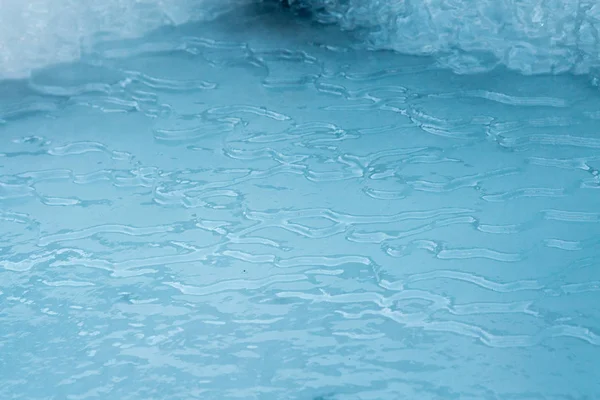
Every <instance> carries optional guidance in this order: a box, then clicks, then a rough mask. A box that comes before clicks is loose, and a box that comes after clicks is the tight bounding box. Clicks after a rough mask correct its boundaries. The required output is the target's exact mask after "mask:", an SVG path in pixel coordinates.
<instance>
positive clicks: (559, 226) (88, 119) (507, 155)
mask: <svg viewBox="0 0 600 400" xmlns="http://www.w3.org/2000/svg"><path fill="white" fill-rule="evenodd" d="M436 62H437V61H436V60H434V59H430V58H424V57H412V56H402V55H398V54H395V53H392V52H372V51H365V50H361V49H360V48H359V49H356V48H355V42H354V41H353V40H352V38H351V37H350V36H348V35H346V34H344V33H341V32H340V30H339V29H338V27H336V26H314V25H311V24H310V22H309V21H308V20H300V19H294V18H291V17H290V16H289V14H286V13H277V12H273V11H272V10H269V9H264V10H263V9H261V8H260V7H257V8H255V9H250V8H248V9H247V10H246V11H245V12H244V13H241V14H237V13H234V14H228V15H224V16H222V17H220V18H219V19H217V20H216V21H214V23H206V24H183V25H181V26H179V27H177V28H174V29H164V30H162V31H161V32H157V33H156V34H153V35H149V36H145V37H143V38H141V39H132V40H128V41H114V42H111V43H105V44H104V45H102V46H99V47H98V48H97V49H96V52H95V54H94V55H93V57H92V56H90V57H84V60H83V61H81V62H74V63H67V64H63V65H58V66H53V67H52V68H47V69H44V70H40V71H36V72H35V73H34V74H33V75H32V77H31V79H28V80H22V81H11V82H3V83H1V84H0V399H19V400H20V399H26V400H38V399H39V400H42V399H119V400H140V399H161V400H162V399H174V400H191V399H203V400H204V399H244V400H246V399H257V400H271V399H273V400H279V399H300V400H305V399H308V400H313V399H314V400H355V399H361V400H362V399H373V400H398V399H419V400H430V399H435V400H439V399H469V400H475V399H477V400H480V399H521V400H525V399H527V400H529V399H536V400H537V399H552V400H554V399H586V398H587V399H595V398H600V379H599V375H598V360H599V359H600V308H599V307H598V304H600V269H599V268H598V260H599V257H598V251H599V248H600V212H599V208H598V204H599V201H598V198H599V194H600V174H599V171H600V139H599V138H598V126H599V122H600V100H599V98H598V91H597V88H594V87H592V86H590V85H589V80H587V79H582V78H581V77H574V76H571V75H562V76H556V75H551V76H550V75H549V76H529V77H524V76H522V75H521V74H517V73H514V72H510V71H506V70H501V69H498V70H496V71H493V72H490V73H484V74H477V75H470V76H464V75H456V74H453V73H451V71H449V70H448V69H440V68H439V65H437V64H436Z"/></svg>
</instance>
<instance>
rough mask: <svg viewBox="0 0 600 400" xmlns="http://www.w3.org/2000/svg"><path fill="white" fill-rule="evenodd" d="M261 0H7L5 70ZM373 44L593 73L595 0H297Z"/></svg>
mask: <svg viewBox="0 0 600 400" xmlns="http://www.w3.org/2000/svg"><path fill="white" fill-rule="evenodd" d="M249 2H254V3H258V2H260V0H143V1H139V0H107V1H91V0H28V1H22V0H0V78H21V77H27V76H28V75H29V73H30V72H31V71H32V70H33V69H35V68H39V67H41V66H46V65H49V64H52V63H56V62H61V61H71V60H74V59H77V58H78V57H80V55H81V54H82V52H85V51H87V50H89V46H90V44H89V42H90V41H92V42H95V41H96V40H97V39H99V36H100V37H101V36H102V35H105V34H107V33H108V34H110V35H111V37H113V38H129V37H137V36H140V35H143V34H144V33H147V32H149V31H150V30H152V29H155V28H158V27H161V26H165V25H177V24H181V23H185V22H188V21H194V20H202V19H211V18H214V16H215V15H218V14H220V13H221V12H224V11H226V10H228V9H230V8H231V7H241V6H242V5H243V4H246V3H249ZM293 4H294V5H296V6H298V5H303V6H305V7H308V8H310V9H312V10H313V11H315V12H316V14H317V15H319V16H320V19H321V20H326V21H328V22H335V23H337V24H339V26H340V27H342V28H344V29H348V30H352V31H356V32H360V33H361V35H362V37H363V38H364V39H365V40H366V43H368V44H369V45H371V46H373V47H375V48H379V49H394V50H397V51H400V52H402V53H405V54H412V55H434V56H436V57H437V59H438V61H439V62H440V63H441V64H443V65H445V66H446V67H449V68H451V69H453V70H454V71H456V72H459V73H463V74H466V73H478V72H481V71H485V70H489V69H492V68H494V67H495V66H497V65H503V66H506V67H508V68H510V69H513V70H515V71H518V72H520V73H523V74H541V73H544V74H545V73H562V72H571V73H576V74H588V73H590V72H593V71H595V70H596V69H597V68H598V67H599V66H600V36H599V32H598V29H599V28H600V3H598V2H597V1H595V0H477V1H475V0H298V1H295V2H293Z"/></svg>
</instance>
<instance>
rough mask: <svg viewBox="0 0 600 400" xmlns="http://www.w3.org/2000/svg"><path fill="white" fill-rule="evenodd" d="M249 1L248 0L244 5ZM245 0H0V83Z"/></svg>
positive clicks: (205, 16) (204, 16)
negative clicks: (112, 41) (99, 43)
mask: <svg viewBox="0 0 600 400" xmlns="http://www.w3.org/2000/svg"><path fill="white" fill-rule="evenodd" d="M248 1H250V0H248ZM248 1H245V0H102V1H95V0H26V1H23V0H0V79H7V78H23V77H28V76H29V74H30V72H31V71H32V70H34V69H36V68H40V67H44V66H48V65H51V64H55V63H60V62H68V61H74V60H77V59H78V58H79V57H80V56H81V55H82V53H85V52H86V51H90V50H91V49H90V46H92V47H93V43H95V42H96V41H99V40H102V39H106V38H111V39H117V40H118V39H124V38H132V37H140V36H142V35H144V34H146V33H148V32H150V31H152V30H153V29H156V28H159V27H163V26H171V25H179V24H182V23H185V22H188V21H199V20H207V19H212V18H214V17H215V16H217V15H219V14H220V13H222V12H226V11H227V10H228V9H230V8H231V7H237V6H240V5H241V4H244V3H248Z"/></svg>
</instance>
